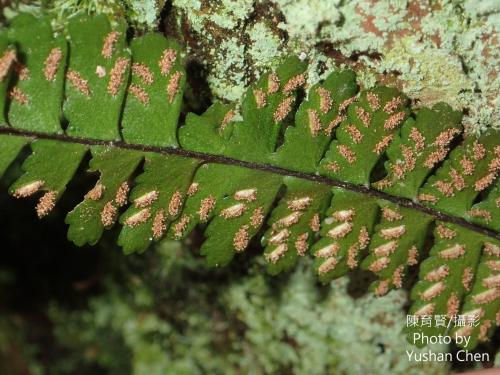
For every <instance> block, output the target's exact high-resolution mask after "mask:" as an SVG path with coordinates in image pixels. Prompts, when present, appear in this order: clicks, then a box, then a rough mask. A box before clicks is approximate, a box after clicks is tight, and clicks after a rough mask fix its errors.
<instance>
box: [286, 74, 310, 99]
mask: <svg viewBox="0 0 500 375" xmlns="http://www.w3.org/2000/svg"><path fill="white" fill-rule="evenodd" d="M304 83H306V76H305V75H304V73H302V74H297V75H296V76H295V77H292V78H290V79H289V80H288V82H287V83H285V86H284V87H283V92H284V93H285V94H289V93H291V92H292V91H294V90H296V89H298V88H299V87H300V86H302V85H303V84H304Z"/></svg>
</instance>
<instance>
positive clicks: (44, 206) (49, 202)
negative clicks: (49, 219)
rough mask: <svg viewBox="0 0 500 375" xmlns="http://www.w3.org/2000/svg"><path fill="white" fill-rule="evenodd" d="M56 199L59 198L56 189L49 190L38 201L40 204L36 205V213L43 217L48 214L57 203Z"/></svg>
mask: <svg viewBox="0 0 500 375" xmlns="http://www.w3.org/2000/svg"><path fill="white" fill-rule="evenodd" d="M56 199H57V192H55V191H48V192H46V193H45V194H44V195H42V197H41V198H40V200H39V201H38V204H37V205H36V213H37V215H38V217H39V218H40V219H41V218H42V217H44V216H47V215H48V214H49V213H50V211H52V210H53V208H54V207H55V205H56Z"/></svg>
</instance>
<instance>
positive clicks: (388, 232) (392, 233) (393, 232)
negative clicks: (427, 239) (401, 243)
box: [380, 224, 406, 240]
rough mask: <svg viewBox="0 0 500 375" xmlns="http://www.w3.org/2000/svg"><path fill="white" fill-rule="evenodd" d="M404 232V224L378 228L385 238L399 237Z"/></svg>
mask: <svg viewBox="0 0 500 375" xmlns="http://www.w3.org/2000/svg"><path fill="white" fill-rule="evenodd" d="M405 232H406V225H404V224H402V225H398V226H395V227H390V228H383V229H381V230H380V235H381V236H382V237H383V238H385V239H386V240H390V239H393V238H399V237H401V236H402V235H403V234H405Z"/></svg>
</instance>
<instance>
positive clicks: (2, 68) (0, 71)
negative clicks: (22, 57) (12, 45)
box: [0, 49, 16, 82]
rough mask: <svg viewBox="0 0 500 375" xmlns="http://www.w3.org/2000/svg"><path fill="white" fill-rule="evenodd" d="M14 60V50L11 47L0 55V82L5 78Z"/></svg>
mask: <svg viewBox="0 0 500 375" xmlns="http://www.w3.org/2000/svg"><path fill="white" fill-rule="evenodd" d="M15 61H16V51H14V50H12V49H8V50H6V51H5V52H4V53H3V55H2V57H0V82H3V81H4V80H5V78H6V77H7V75H8V74H9V71H10V69H11V68H12V66H13V64H14V62H15Z"/></svg>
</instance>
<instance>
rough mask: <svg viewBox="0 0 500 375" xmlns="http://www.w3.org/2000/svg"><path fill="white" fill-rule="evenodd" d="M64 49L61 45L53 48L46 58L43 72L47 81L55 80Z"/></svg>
mask: <svg viewBox="0 0 500 375" xmlns="http://www.w3.org/2000/svg"><path fill="white" fill-rule="evenodd" d="M61 58H62V51H61V49H60V48H59V47H56V48H52V49H51V51H50V53H49V55H48V56H47V58H46V59H45V62H44V68H43V74H44V75H45V79H46V80H47V81H53V80H55V79H56V74H57V69H58V68H59V63H60V62H61Z"/></svg>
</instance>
